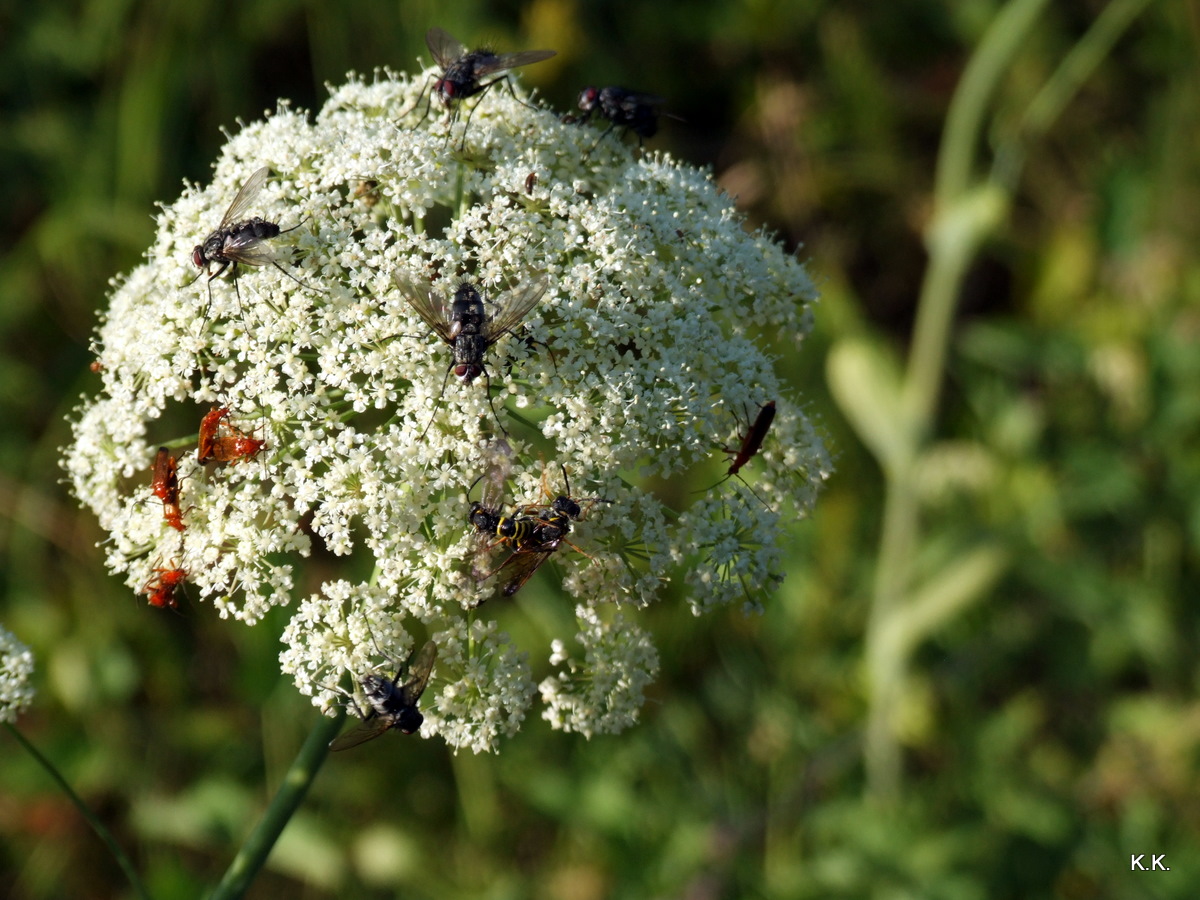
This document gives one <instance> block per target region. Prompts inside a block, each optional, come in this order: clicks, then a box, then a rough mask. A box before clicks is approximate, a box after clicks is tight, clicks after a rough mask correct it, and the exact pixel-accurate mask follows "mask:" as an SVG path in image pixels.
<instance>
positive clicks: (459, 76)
mask: <svg viewBox="0 0 1200 900" xmlns="http://www.w3.org/2000/svg"><path fill="white" fill-rule="evenodd" d="M425 43H426V44H428V45H429V52H430V53H432V54H433V58H434V61H435V62H437V64H438V65H439V66H441V67H442V77H441V78H439V79H437V80H436V81H434V83H433V93H434V94H435V95H437V98H438V100H439V101H441V103H442V105H443V106H445V107H447V108H448V109H449V110H450V121H451V122H453V121H454V119H455V117H456V116H457V115H458V109H457V106H458V103H459V102H460V101H462V100H466V99H467V98H468V97H474V96H475V95H476V94H479V95H482V94H485V93H487V91H488V89H489V88H491V87H492V85H494V84H495V83H496V82H498V81H503V82H505V83H506V84H507V85H508V89H509V92H510V93H511V94H512V95H513V99H515V100H517V102H519V103H524V101H521V100H520V99H519V98H518V97H517V94H516V91H514V90H513V87H512V82H511V81H509V80H508V75H507V73H508V72H509V71H510V70H512V69H516V68H519V67H521V66H528V65H530V64H531V63H535V62H541V61H542V60H544V59H549V58H550V57H552V56H554V54H555V51H554V50H522V51H520V52H517V53H493V52H492V51H491V50H486V49H482V48H481V49H478V50H467V48H466V47H465V46H463V43H462V41H460V40H458V39H457V38H456V37H454V36H453V35H451V34H448V33H447V32H445V31H443V30H442V29H440V28H430V29H429V30H428V31H427V32H425ZM493 76H495V77H493ZM487 79H491V80H490V81H489V80H487ZM417 102H418V103H420V102H421V101H420V99H419V98H418V100H417ZM524 105H525V106H529V104H528V103H524ZM474 112H475V109H474V107H472V108H471V112H469V113H467V121H466V123H465V124H464V125H463V143H462V145H461V146H466V142H467V131H466V129H467V127H468V126H469V125H470V124H471V114H472V113H474ZM425 115H426V116H427V115H429V104H428V102H427V103H426V106H425ZM460 149H461V147H460Z"/></svg>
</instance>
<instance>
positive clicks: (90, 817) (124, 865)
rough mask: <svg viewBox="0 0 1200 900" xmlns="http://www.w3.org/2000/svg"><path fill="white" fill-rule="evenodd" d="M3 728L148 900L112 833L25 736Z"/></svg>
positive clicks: (127, 858)
mask: <svg viewBox="0 0 1200 900" xmlns="http://www.w3.org/2000/svg"><path fill="white" fill-rule="evenodd" d="M5 727H6V728H8V731H9V733H10V734H12V736H13V737H14V738H16V739H17V743H19V744H20V745H21V746H22V747H24V748H25V749H26V750H27V751H28V752H29V754H30V756H32V757H33V758H34V759H36V760H37V761H38V764H39V765H41V767H42V768H43V769H45V770H46V772H47V773H48V774H49V775H50V777H51V778H52V779H54V781H55V783H56V784H57V785H58V786H59V788H61V789H62V792H63V793H64V794H66V795H67V796H68V797H69V798H70V800H71V802H72V803H74V804H75V808H76V809H78V810H79V812H80V814H81V815H82V816H83V817H84V819H86V820H87V823H88V824H89V825H91V826H92V830H93V831H95V832H96V834H98V835H99V836H100V840H102V841H104V843H105V844H106V845H107V847H108V849H109V852H110V853H112V855H113V858H114V859H115V860H116V861H117V864H118V865H119V866H120V867H121V871H123V872H124V873H125V877H126V878H128V879H129V885H130V887H132V888H133V892H134V894H135V895H136V896H138V897H140V898H142V900H150V895H149V894H148V893H147V892H146V886H145V885H143V884H142V880H141V879H140V878H138V873H137V869H135V868H134V867H133V863H132V862H131V861H130V859H129V857H128V856H126V855H125V851H123V850H122V849H121V845H120V844H118V843H117V839H116V838H115V837H113V835H112V832H111V831H109V830H108V829H107V828H105V827H104V823H103V822H101V821H100V820H99V819H98V818H96V815H95V813H93V812H92V810H91V808H90V807H89V806H88V805H87V804H86V803H84V802H83V799H82V798H81V797H80V796H79V795H78V794H76V793H75V791H74V790H73V789H72V788H71V785H69V784H67V780H66V779H65V778H63V776H62V775H61V774H60V773H59V771H58V769H57V768H55V766H54V763H52V762H50V760H48V759H47V758H46V757H44V756H42V754H41V753H40V752H39V751H38V749H37V748H36V747H34V746H33V744H31V743H29V741H27V740H26V739H25V736H24V735H23V734H21V732H19V731H18V730H17V729H16V728H14V727H13V726H12V725H10V724H8V723H5Z"/></svg>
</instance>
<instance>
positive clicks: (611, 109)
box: [564, 86, 666, 154]
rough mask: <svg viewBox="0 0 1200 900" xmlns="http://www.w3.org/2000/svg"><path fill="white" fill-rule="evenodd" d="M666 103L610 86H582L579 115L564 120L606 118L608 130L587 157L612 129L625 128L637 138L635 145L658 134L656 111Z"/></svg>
mask: <svg viewBox="0 0 1200 900" xmlns="http://www.w3.org/2000/svg"><path fill="white" fill-rule="evenodd" d="M664 103H666V101H665V100H664V99H663V98H662V97H656V96H654V95H653V94H643V93H642V92H641V91H631V90H629V89H628V88H623V87H616V86H609V87H605V88H594V87H585V88H584V89H583V90H582V91H581V92H580V93H579V108H580V109H582V110H583V115H582V116H569V117H567V118H566V119H565V120H564V121H572V122H586V121H588V120H589V119H591V117H592V115H593V114H596V115H599V116H600V117H601V118H602V119H608V122H609V124H608V127H607V128H606V129H604V133H603V134H602V135H600V137H598V138H597V139H596V143H594V144H592V149H591V150H589V151H588V153H589V154H590V153H591V152H592V150H595V149H596V148H597V147H599V146H600V142H601V141H602V140H604V139H605V138H606V137H608V134H609V132H610V131H612V130H613V129H614V128H624V129H625V130H626V131H632V132H633V133H634V134H636V135H637V136H638V146H639V147H640V146H642V141H643V140H644V139H646V138H650V137H654V135H655V134H656V133H657V132H658V110H659V107H661V106H662V105H663V104H664Z"/></svg>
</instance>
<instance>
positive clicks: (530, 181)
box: [525, 172, 538, 197]
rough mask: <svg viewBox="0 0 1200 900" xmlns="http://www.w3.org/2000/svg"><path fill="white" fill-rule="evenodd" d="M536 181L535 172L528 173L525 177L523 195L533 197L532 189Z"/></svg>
mask: <svg viewBox="0 0 1200 900" xmlns="http://www.w3.org/2000/svg"><path fill="white" fill-rule="evenodd" d="M537 181H538V177H537V172H530V173H529V174H528V175H527V176H525V193H526V194H528V195H529V196H531V197H532V196H533V188H534V186H535V185H536V184H537Z"/></svg>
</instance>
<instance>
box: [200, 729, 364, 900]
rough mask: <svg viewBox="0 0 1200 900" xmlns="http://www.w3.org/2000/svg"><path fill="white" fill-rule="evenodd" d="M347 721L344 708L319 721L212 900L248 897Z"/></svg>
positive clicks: (212, 895) (211, 895)
mask: <svg viewBox="0 0 1200 900" xmlns="http://www.w3.org/2000/svg"><path fill="white" fill-rule="evenodd" d="M345 718H346V710H345V709H342V711H341V712H340V713H339V714H338V715H337V716H335V717H334V718H328V717H326V716H319V717H318V718H317V723H316V725H315V726H313V730H312V731H311V732H309V735H308V738H307V739H306V740H305V741H304V746H302V747H301V748H300V752H299V753H297V754H296V758H295V760H293V761H292V764H291V766H290V767H289V768H288V770H287V774H286V775H285V776H284V778H283V783H282V784H281V785H280V786H279V790H278V791H276V792H275V796H274V798H272V800H271V804H270V805H269V806H268V807H267V809H266V812H264V813H263V817H262V819H261V820H260V821H259V823H258V825H257V826H256V827H255V829H254V830H253V831H252V832H250V836H249V837H248V838H246V842H245V843H244V844H243V845H242V848H241V850H239V851H238V854H237V856H235V857H234V859H233V862H232V863H230V865H229V868H228V869H227V870H226V872H225V877H224V878H222V879H221V883H220V884H218V885H217V887H216V889H215V890H213V892H212V893H211V894H209V900H232V898H236V897H242V896H244V895H245V893H246V890H247V889H248V888H249V887H250V883H251V882H252V881H253V880H254V877H255V876H256V875H257V874H258V871H259V869H261V868H262V867H263V864H264V863H266V861H267V857H268V856H270V855H271V850H272V849H273V848H274V846H275V842H276V841H277V840H278V839H279V835H280V834H282V833H283V829H284V828H286V827H287V823H288V822H289V821H291V818H292V814H293V813H295V812H296V810H297V809H298V808H299V807H300V804H301V803H303V802H304V798H305V796H306V795H307V794H308V789H309V787H311V786H312V783H313V779H315V778H316V777H317V772H318V771H319V770H320V768H321V764H322V763H323V762H325V757H326V756H327V755H328V754H329V742H330V741H332V740H333V739H334V737H336V736H337V733H338V731H340V730H341V727H342V722H343V721H345Z"/></svg>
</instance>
